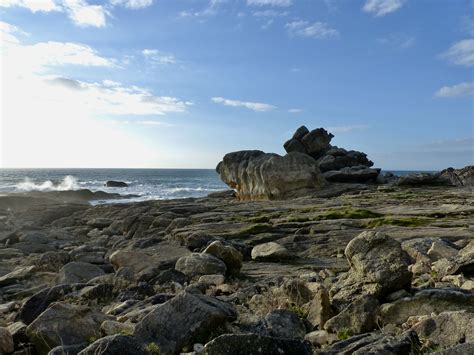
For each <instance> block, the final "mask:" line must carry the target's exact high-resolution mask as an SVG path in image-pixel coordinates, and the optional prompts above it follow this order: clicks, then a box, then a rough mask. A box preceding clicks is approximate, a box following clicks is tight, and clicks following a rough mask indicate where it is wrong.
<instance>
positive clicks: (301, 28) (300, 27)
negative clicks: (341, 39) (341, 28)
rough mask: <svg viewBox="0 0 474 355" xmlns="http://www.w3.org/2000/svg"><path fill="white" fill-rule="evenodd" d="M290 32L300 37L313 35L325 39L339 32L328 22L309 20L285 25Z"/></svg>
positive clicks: (337, 34) (312, 36)
mask: <svg viewBox="0 0 474 355" xmlns="http://www.w3.org/2000/svg"><path fill="white" fill-rule="evenodd" d="M285 27H286V29H287V30H288V33H289V34H290V35H292V36H300V37H311V38H318V39H325V38H331V37H338V36H339V32H338V31H337V30H336V29H334V28H330V27H329V26H328V24H327V23H324V22H314V23H309V22H308V21H302V20H299V21H293V22H289V23H287V24H286V25H285Z"/></svg>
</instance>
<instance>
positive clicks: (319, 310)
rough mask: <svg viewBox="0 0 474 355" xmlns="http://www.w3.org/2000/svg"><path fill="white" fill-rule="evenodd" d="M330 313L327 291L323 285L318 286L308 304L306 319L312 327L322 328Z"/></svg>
mask: <svg viewBox="0 0 474 355" xmlns="http://www.w3.org/2000/svg"><path fill="white" fill-rule="evenodd" d="M332 315H333V312H332V309H331V304H330V302H329V292H328V290H327V289H326V288H325V287H320V288H319V289H318V290H317V291H316V294H315V296H314V299H313V300H312V301H311V303H310V305H309V311H308V316H307V320H308V322H310V323H311V325H312V326H313V327H314V328H316V327H318V328H319V329H323V327H324V324H326V322H327V321H328V320H329V319H330V318H331V317H332Z"/></svg>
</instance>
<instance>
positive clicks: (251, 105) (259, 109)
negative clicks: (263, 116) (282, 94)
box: [211, 97, 276, 112]
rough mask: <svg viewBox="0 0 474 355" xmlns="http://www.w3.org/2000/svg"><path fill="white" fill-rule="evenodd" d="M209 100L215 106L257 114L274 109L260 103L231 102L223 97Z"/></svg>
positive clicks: (271, 106)
mask: <svg viewBox="0 0 474 355" xmlns="http://www.w3.org/2000/svg"><path fill="white" fill-rule="evenodd" d="M211 100H212V102H214V103H216V104H222V105H224V106H232V107H244V108H247V109H249V110H252V111H257V112H265V111H270V110H273V109H275V108H276V106H273V105H270V104H266V103H262V102H250V101H239V100H231V99H226V98H223V97H213V98H212V99H211Z"/></svg>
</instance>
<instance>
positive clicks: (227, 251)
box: [204, 241, 243, 275]
mask: <svg viewBox="0 0 474 355" xmlns="http://www.w3.org/2000/svg"><path fill="white" fill-rule="evenodd" d="M204 253H207V254H211V255H214V256H215V257H217V258H219V259H221V260H222V261H223V262H224V263H225V265H226V267H227V272H228V273H229V274H230V275H238V274H239V273H240V269H241V267H242V259H243V257H242V253H241V252H240V251H238V250H237V249H236V248H234V247H233V246H232V245H224V244H223V243H222V242H220V241H215V242H212V243H211V244H209V245H208V246H207V248H206V249H205V250H204Z"/></svg>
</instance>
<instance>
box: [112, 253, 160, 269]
mask: <svg viewBox="0 0 474 355" xmlns="http://www.w3.org/2000/svg"><path fill="white" fill-rule="evenodd" d="M109 260H110V263H111V264H112V265H113V266H114V268H115V270H118V269H119V268H121V267H125V266H127V267H130V268H131V269H132V270H133V272H134V273H138V272H140V271H142V270H144V269H146V268H148V267H150V266H152V265H154V264H156V263H157V262H156V260H155V259H154V258H153V257H152V256H150V255H148V254H146V253H144V252H141V251H137V250H117V251H115V252H114V253H112V254H111V255H110V257H109Z"/></svg>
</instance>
